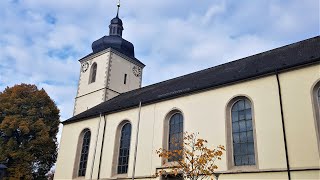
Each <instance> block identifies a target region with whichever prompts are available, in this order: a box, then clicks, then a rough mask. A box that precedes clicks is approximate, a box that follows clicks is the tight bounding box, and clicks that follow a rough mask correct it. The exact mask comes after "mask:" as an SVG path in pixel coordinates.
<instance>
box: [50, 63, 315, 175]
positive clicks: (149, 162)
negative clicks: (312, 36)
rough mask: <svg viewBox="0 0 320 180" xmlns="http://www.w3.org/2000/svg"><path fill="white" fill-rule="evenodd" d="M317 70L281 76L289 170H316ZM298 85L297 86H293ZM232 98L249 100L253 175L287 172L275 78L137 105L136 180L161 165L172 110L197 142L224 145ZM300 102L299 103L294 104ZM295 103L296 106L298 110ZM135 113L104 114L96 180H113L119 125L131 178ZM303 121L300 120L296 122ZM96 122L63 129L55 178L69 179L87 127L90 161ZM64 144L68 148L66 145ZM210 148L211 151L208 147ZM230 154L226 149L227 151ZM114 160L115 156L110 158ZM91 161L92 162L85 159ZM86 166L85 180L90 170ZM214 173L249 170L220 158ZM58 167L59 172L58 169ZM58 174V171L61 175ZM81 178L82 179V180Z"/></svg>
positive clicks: (132, 110)
mask: <svg viewBox="0 0 320 180" xmlns="http://www.w3.org/2000/svg"><path fill="white" fill-rule="evenodd" d="M319 70H320V65H313V66H309V67H305V68H302V69H297V70H292V71H288V72H285V73H281V74H280V83H281V90H282V91H281V92H282V98H283V110H284V120H285V126H286V132H287V143H288V150H289V161H290V166H291V167H292V168H293V169H302V168H314V167H319V154H317V153H319V152H318V147H317V139H316V132H315V124H314V122H315V121H314V116H313V107H312V103H311V89H310V88H311V87H312V86H313V85H314V83H315V82H316V81H317V80H319V79H320V77H319V73H318V72H320V71H319ZM297 83H298V84H297ZM236 96H246V97H248V98H249V99H250V100H251V103H252V109H253V117H254V120H253V122H254V127H255V134H256V144H255V146H256V153H257V159H256V162H257V168H256V169H255V171H272V170H278V171H282V170H285V169H286V159H285V149H284V140H283V139H284V138H283V132H282V121H281V111H280V102H279V95H278V86H277V79H276V76H275V75H271V76H267V77H263V78H258V79H253V80H250V81H245V82H242V83H237V84H233V85H229V86H225V87H221V88H216V89H212V90H207V91H204V92H200V93H194V94H190V95H187V96H183V97H179V98H175V99H171V100H167V101H162V102H157V103H154V104H151V105H144V104H143V105H142V108H141V122H140V131H139V144H138V152H137V165H136V173H135V175H136V176H138V177H146V176H147V177H148V176H151V175H154V173H155V171H156V168H160V167H161V165H162V162H161V159H160V158H159V157H158V156H157V155H156V153H155V150H156V149H159V148H161V147H163V143H164V142H165V141H163V137H164V135H163V133H164V123H165V118H166V116H167V115H168V113H169V112H170V111H172V110H180V111H181V112H182V114H183V116H184V131H188V132H199V133H200V135H199V137H201V138H204V139H207V140H208V141H209V145H210V146H211V145H219V144H221V145H225V146H226V145H227V139H226V135H227V130H226V119H227V116H228V114H227V112H226V109H227V105H228V103H229V102H230V100H231V99H233V98H234V97H236ZM297 102H299V103H297ZM297 104H298V105H297ZM136 106H137V108H134V109H130V110H124V111H121V112H117V113H112V114H109V115H106V122H107V124H106V129H105V139H104V147H103V155H102V162H101V171H100V177H101V178H116V177H118V178H119V176H116V175H115V174H114V173H113V172H112V170H115V169H116V166H117V164H116V163H114V156H115V154H114V153H115V151H117V149H115V144H116V143H117V142H118V141H119V138H117V137H116V132H117V127H118V125H119V124H120V123H121V122H122V121H123V120H129V121H130V122H131V124H132V134H131V147H130V159H129V169H128V174H127V175H126V176H127V177H131V175H132V170H133V159H134V147H135V140H136V130H137V120H138V111H139V109H138V104H137V105H136ZM301 119H303V121H301ZM98 120H99V118H94V119H93V120H85V121H81V122H76V123H72V124H68V125H65V126H64V130H63V134H62V139H61V148H63V149H68V151H67V152H62V155H60V154H61V152H59V157H58V164H59V163H61V162H63V163H65V162H67V161H69V160H70V161H71V163H68V164H67V165H68V166H71V167H68V168H63V167H64V166H61V165H60V166H57V172H56V177H55V179H59V178H60V179H63V178H66V177H71V175H72V173H71V172H72V171H71V170H70V168H71V169H72V167H73V164H72V163H74V160H75V159H74V158H75V157H74V156H75V152H76V143H70V142H77V140H78V134H79V133H80V132H81V131H82V130H83V129H84V128H85V127H86V126H90V127H92V128H93V129H95V130H94V133H92V139H91V144H90V155H89V161H88V163H89V164H90V163H91V162H92V158H93V156H92V154H91V153H92V151H91V146H93V144H94V142H95V135H94V134H96V132H97V130H96V129H97V124H98ZM102 129H103V124H102V123H101V128H100V133H99V134H100V135H99V140H98V146H97V153H96V157H95V166H94V172H93V178H94V179H95V178H96V177H97V173H98V164H99V158H100V150H101V142H102ZM67 142H68V144H67ZM211 147H212V146H211ZM227 151H230V149H227ZM115 158H116V159H117V157H115ZM90 159H91V160H90ZM89 164H88V167H87V176H88V175H90V172H91V168H90V167H91V166H90V165H89ZM217 165H218V166H219V169H218V172H222V173H231V172H238V171H239V172H242V171H248V170H246V169H242V170H234V169H230V168H228V159H227V156H226V155H224V156H223V159H222V161H217ZM59 168H60V169H59ZM62 169H63V171H62ZM317 172H318V171H308V173H309V174H308V173H307V172H302V171H297V172H291V173H292V178H293V179H306V178H303V177H308V178H310V179H312V178H314V177H317V176H316V175H317ZM87 176H86V178H87ZM67 179H68V178H67ZM219 179H287V172H263V173H240V174H223V175H221V176H220V178H219Z"/></svg>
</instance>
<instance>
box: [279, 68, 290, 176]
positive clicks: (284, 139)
mask: <svg viewBox="0 0 320 180" xmlns="http://www.w3.org/2000/svg"><path fill="white" fill-rule="evenodd" d="M276 77H277V84H278V93H279V102H280V110H281V121H282V132H283V141H284V149H285V153H286V163H287V172H288V179H289V180H291V173H290V163H289V155H288V145H287V134H286V127H285V123H284V116H283V106H282V95H281V86H280V80H279V73H278V71H276Z"/></svg>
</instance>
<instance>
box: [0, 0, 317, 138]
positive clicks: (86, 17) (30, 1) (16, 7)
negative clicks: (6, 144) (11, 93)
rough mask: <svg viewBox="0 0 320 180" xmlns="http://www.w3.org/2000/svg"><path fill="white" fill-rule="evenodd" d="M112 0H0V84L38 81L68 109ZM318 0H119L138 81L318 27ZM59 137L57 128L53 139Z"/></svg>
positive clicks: (309, 33) (289, 39) (64, 115)
mask: <svg viewBox="0 0 320 180" xmlns="http://www.w3.org/2000/svg"><path fill="white" fill-rule="evenodd" d="M116 4H117V0H77V1H74V0H0V91H3V90H4V89H5V88H6V87H7V86H9V87H11V86H13V85H15V84H21V83H28V84H36V85H37V86H38V88H44V89H45V90H46V91H47V93H48V94H49V96H50V97H51V98H52V99H53V100H54V101H55V103H56V104H57V106H58V108H59V109H60V111H61V113H60V115H61V121H64V120H66V119H68V118H70V117H71V116H72V113H73V105H74V98H75V96H76V91H77V83H78V78H79V72H80V63H79V62H78V60H79V59H80V58H82V57H84V56H86V55H87V54H89V53H91V52H92V49H91V44H92V42H93V41H95V40H97V39H99V38H101V37H102V36H104V35H108V32H109V30H108V26H109V24H110V20H111V19H112V18H113V17H115V15H116V11H117V9H116ZM319 6H320V5H319V1H318V0H303V1H301V0H255V1H254V0H241V1H239V0H237V1H236V0H152V1H151V0H122V1H121V9H120V18H121V19H122V21H123V23H124V32H123V38H124V39H126V40H128V41H130V42H132V43H133V44H134V46H135V56H136V58H138V59H139V60H140V61H142V62H143V63H144V64H146V67H145V68H144V72H143V86H145V85H149V84H153V83H157V82H160V81H163V80H167V79H170V78H174V77H177V76H180V75H184V74H188V73H191V72H194V71H198V70H201V69H205V68H209V67H212V66H216V65H219V64H222V63H226V62H229V61H233V60H236V59H239V58H243V57H246V56H250V55H253V54H257V53H260V52H263V51H267V50H270V49H273V48H277V47H280V46H283V45H287V44H290V43H294V42H298V41H301V40H304V39H308V38H311V37H314V36H318V35H319V34H320V30H319V29H320V23H319V22H320V20H319V16H320V15H319ZM59 138H60V133H59V135H58V139H59Z"/></svg>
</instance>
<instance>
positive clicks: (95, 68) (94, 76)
mask: <svg viewBox="0 0 320 180" xmlns="http://www.w3.org/2000/svg"><path fill="white" fill-rule="evenodd" d="M97 71H98V65H97V63H96V62H94V63H93V64H92V65H91V68H90V76H89V84H91V83H94V82H96V80H97Z"/></svg>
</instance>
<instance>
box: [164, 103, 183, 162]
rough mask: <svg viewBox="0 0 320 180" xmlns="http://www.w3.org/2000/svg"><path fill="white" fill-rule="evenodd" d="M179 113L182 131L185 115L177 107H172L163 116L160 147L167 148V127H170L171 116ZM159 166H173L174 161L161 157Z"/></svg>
mask: <svg viewBox="0 0 320 180" xmlns="http://www.w3.org/2000/svg"><path fill="white" fill-rule="evenodd" d="M177 113H180V114H181V115H182V118H183V128H182V132H184V130H185V115H184V113H183V111H182V110H181V109H179V108H176V107H174V108H172V109H171V110H170V111H169V112H168V113H167V114H166V115H165V117H164V121H163V134H162V135H163V136H162V148H163V149H169V128H170V124H169V123H170V119H171V117H172V116H174V115H175V114H177ZM161 162H162V164H161V166H165V167H167V166H174V165H175V162H176V161H170V162H168V161H167V160H166V159H164V158H161Z"/></svg>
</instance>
